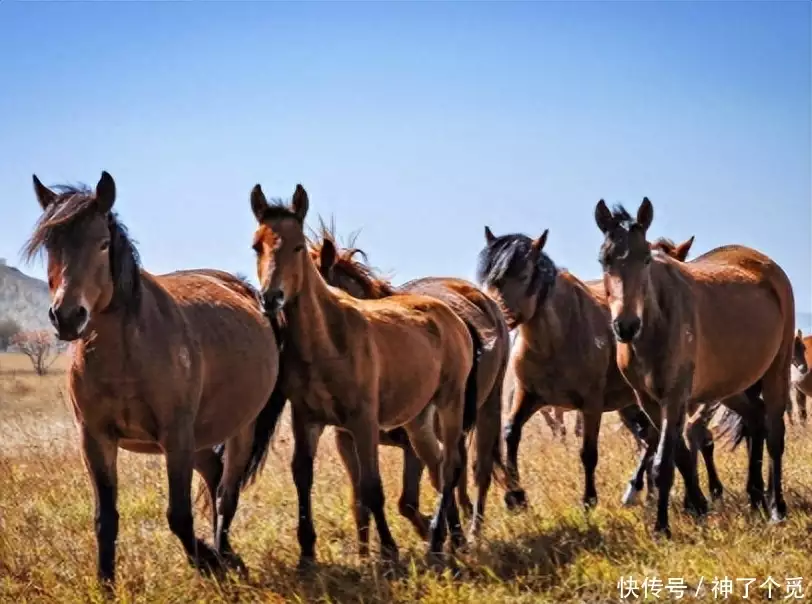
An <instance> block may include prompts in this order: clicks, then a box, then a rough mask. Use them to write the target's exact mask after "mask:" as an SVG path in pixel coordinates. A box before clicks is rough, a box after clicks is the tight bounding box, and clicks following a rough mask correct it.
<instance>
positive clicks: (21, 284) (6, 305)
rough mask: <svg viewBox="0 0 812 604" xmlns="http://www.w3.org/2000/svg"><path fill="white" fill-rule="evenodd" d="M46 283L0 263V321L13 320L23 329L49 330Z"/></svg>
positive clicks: (48, 302) (4, 263) (48, 304)
mask: <svg viewBox="0 0 812 604" xmlns="http://www.w3.org/2000/svg"><path fill="white" fill-rule="evenodd" d="M50 304H51V301H50V296H49V294H48V284H47V283H45V282H44V281H40V280H39V279H35V278H34V277H29V276H28V275H26V274H25V273H23V272H22V271H21V270H19V269H17V268H14V267H13V266H8V265H7V264H6V262H5V261H4V260H0V320H3V319H13V320H14V321H16V322H17V323H18V324H19V325H20V326H21V327H22V328H23V329H24V330H34V329H50V324H49V322H48V307H49V306H50Z"/></svg>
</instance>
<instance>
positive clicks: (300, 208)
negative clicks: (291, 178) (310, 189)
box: [291, 185, 310, 222]
mask: <svg viewBox="0 0 812 604" xmlns="http://www.w3.org/2000/svg"><path fill="white" fill-rule="evenodd" d="M291 205H292V206H293V211H294V213H295V214H296V218H298V219H299V220H300V221H301V222H304V220H305V216H307V209H308V208H309V207H310V200H309V199H308V198H307V191H305V190H304V187H303V186H302V185H296V190H295V191H294V192H293V202H292V204H291Z"/></svg>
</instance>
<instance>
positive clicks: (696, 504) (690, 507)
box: [683, 497, 708, 518]
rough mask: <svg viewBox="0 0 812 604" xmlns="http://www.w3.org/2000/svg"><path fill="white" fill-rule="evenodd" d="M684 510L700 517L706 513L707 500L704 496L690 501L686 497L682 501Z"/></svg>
mask: <svg viewBox="0 0 812 604" xmlns="http://www.w3.org/2000/svg"><path fill="white" fill-rule="evenodd" d="M683 507H684V508H685V512H686V513H688V514H690V515H691V516H694V517H696V518H702V517H704V516H707V515H708V500H707V499H705V498H704V497H702V498H700V499H697V500H696V501H691V500H690V499H688V498H687V497H686V498H685V501H684V503H683Z"/></svg>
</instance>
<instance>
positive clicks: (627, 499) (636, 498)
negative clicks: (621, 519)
mask: <svg viewBox="0 0 812 604" xmlns="http://www.w3.org/2000/svg"><path fill="white" fill-rule="evenodd" d="M642 491H643V490H642V489H640V490H637V489H635V488H634V486H632V485H629V486H628V487H626V492H625V493H623V499H621V503H622V504H623V505H624V506H625V507H627V508H629V507H632V506H635V505H637V504H638V503H640V493H642Z"/></svg>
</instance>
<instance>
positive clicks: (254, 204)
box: [251, 184, 268, 222]
mask: <svg viewBox="0 0 812 604" xmlns="http://www.w3.org/2000/svg"><path fill="white" fill-rule="evenodd" d="M267 209H268V200H267V199H265V193H263V192H262V187H261V186H259V185H258V184H256V185H254V188H253V189H251V211H253V212H254V218H256V219H257V222H262V219H263V218H264V217H265V210H267Z"/></svg>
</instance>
